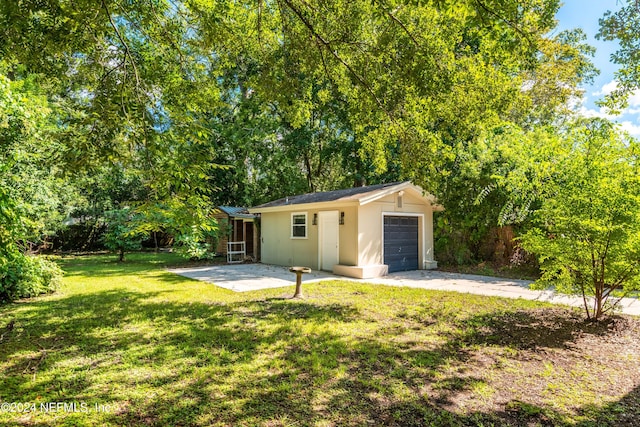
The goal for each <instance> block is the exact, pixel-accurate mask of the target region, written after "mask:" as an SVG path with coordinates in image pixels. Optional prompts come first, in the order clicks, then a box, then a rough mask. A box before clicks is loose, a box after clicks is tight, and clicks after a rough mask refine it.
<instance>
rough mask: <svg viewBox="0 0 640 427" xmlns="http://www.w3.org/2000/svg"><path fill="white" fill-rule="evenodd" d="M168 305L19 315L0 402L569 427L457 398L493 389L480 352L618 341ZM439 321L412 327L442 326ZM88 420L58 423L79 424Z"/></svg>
mask: <svg viewBox="0 0 640 427" xmlns="http://www.w3.org/2000/svg"><path fill="white" fill-rule="evenodd" d="M105 274H110V273H108V272H107V273H105ZM169 276H170V275H169ZM163 277H164V276H163ZM181 280H183V279H181ZM166 292H168V291H166ZM163 297H164V292H161V291H157V292H147V293H137V292H131V291H127V290H109V291H101V292H93V293H89V294H80V295H72V296H68V297H63V298H58V299H42V300H38V301H33V302H31V303H28V305H27V306H24V307H21V310H20V311H18V312H16V314H15V315H14V320H15V322H16V323H15V328H14V330H13V331H11V333H10V334H9V335H8V336H7V338H6V340H4V341H3V342H2V343H1V345H0V363H1V364H3V365H4V366H5V370H4V375H3V376H2V378H1V379H0V401H17V400H20V401H36V400H38V399H40V400H41V401H78V400H81V401H86V402H88V403H89V404H90V405H93V404H94V403H98V404H109V405H111V408H112V410H110V411H108V412H104V413H101V414H90V415H86V416H87V417H88V416H91V417H99V420H100V422H101V423H103V424H105V425H143V426H145V425H157V426H164V425H174V426H179V425H203V426H205V425H215V424H219V425H272V426H275V425H291V424H299V425H313V424H316V423H321V422H326V423H327V424H328V425H332V424H333V425H388V426H423V425H436V426H438V425H439V426H450V425H454V426H455V425H459V426H471V425H480V424H485V425H492V424H494V425H561V424H562V419H563V418H562V414H559V413H556V412H554V411H553V410H551V409H548V408H542V407H539V406H535V405H532V404H527V403H524V402H510V404H509V405H507V407H505V408H502V409H493V410H490V411H486V412H477V411H476V412H470V413H466V414H465V413H459V412H458V411H455V410H454V409H453V406H454V404H455V402H456V399H457V398H458V397H459V396H460V395H461V394H464V393H467V394H468V393H471V390H472V389H474V388H478V387H482V386H483V385H484V381H485V380H483V379H482V378H481V377H479V376H478V375H476V373H475V372H473V371H472V370H471V369H470V368H467V367H466V365H467V362H468V361H469V359H470V357H471V353H470V350H469V346H470V345H480V346H493V345H505V346H512V347H516V348H525V349H529V348H536V347H539V346H547V347H555V348H561V347H564V346H567V345H570V344H571V343H572V342H573V341H574V340H575V338H576V336H577V335H576V334H579V333H593V334H600V333H606V328H605V329H602V330H601V329H598V328H596V329H590V328H591V326H581V322H580V321H579V316H577V315H576V317H575V318H574V317H572V316H571V315H567V314H566V312H563V313H565V314H563V315H559V314H558V313H556V312H554V311H553V310H551V311H549V312H547V311H542V310H541V311H535V310H534V311H526V312H525V311H522V312H520V311H516V312H512V313H501V314H498V315H495V314H494V315H491V314H481V315H476V316H470V317H465V318H461V319H458V320H456V322H457V323H458V325H457V326H458V329H457V331H458V332H453V333H444V334H443V335H442V336H443V339H442V342H439V343H436V344H434V345H426V344H425V343H421V342H420V339H419V338H418V339H414V340H406V341H402V340H400V338H401V337H402V335H403V334H404V333H405V332H406V330H407V328H406V327H405V326H404V324H395V325H382V324H381V325H378V324H377V323H374V324H373V325H374V329H373V332H372V333H367V334H364V336H365V337H364V338H363V334H359V333H358V331H359V328H360V327H362V328H364V327H371V326H372V320H371V319H369V318H367V317H366V315H365V314H363V313H361V312H359V311H358V310H357V309H356V308H354V305H352V304H349V303H347V302H345V303H344V304H338V303H323V302H322V301H318V300H314V301H307V300H302V301H301V300H279V299H269V300H257V301H240V302H229V303H211V304H206V303H178V302H173V301H169V300H163V299H162V298H163ZM9 311H10V310H9ZM434 313H435V312H429V313H426V312H425V313H423V314H417V315H415V316H414V318H413V319H410V320H412V321H413V322H415V323H416V325H418V327H421V328H431V327H436V326H438V324H439V320H438V319H437V315H436V314H434ZM405 320H406V319H405V318H400V319H399V320H398V319H396V320H395V321H397V322H404V321H405ZM444 321H448V320H447V319H445V320H444ZM1 326H3V325H0V327H1ZM639 407H640V403H639V402H638V388H636V389H635V390H634V391H633V392H632V393H630V394H629V395H628V396H627V397H625V398H624V399H622V400H621V401H619V402H616V403H615V404H612V405H609V406H605V407H604V408H585V411H587V412H588V414H589V419H590V420H593V424H589V423H585V424H584V426H585V427H586V426H587V425H596V423H597V425H612V426H613V425H625V424H624V422H625V420H626V418H625V417H627V414H632V415H634V416H637V415H639V414H638V410H639V409H638V408H639ZM83 416H85V415H83V414H65V416H64V417H62V418H63V420H62V421H60V419H59V420H58V421H59V422H60V423H61V424H60V425H81V424H85V422H84V421H83V420H85V421H86V419H83V418H82V417H83ZM0 419H1V418H0ZM634 420H637V418H634ZM93 421H95V419H93ZM12 422H14V423H15V424H16V425H21V424H25V425H27V424H28V425H38V422H40V420H39V419H37V418H36V419H27V420H23V421H20V419H13V420H12ZM98 424H99V423H98ZM41 425H48V424H47V423H43V424H41ZM627 425H631V424H627Z"/></svg>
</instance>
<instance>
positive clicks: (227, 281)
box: [169, 264, 337, 292]
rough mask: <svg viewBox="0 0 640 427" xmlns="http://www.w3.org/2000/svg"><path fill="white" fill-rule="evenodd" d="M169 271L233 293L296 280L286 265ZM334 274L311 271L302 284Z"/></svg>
mask: <svg viewBox="0 0 640 427" xmlns="http://www.w3.org/2000/svg"><path fill="white" fill-rule="evenodd" d="M169 272H171V273H175V274H179V275H181V276H185V277H189V278H190V279H196V280H202V281H204V282H209V283H213V284H214V285H216V286H220V287H221V288H225V289H229V290H232V291H235V292H248V291H257V290H261V289H271V288H283V287H286V286H293V285H295V283H296V275H295V274H294V273H291V272H289V267H281V266H277V265H267V264H230V265H212V266H208V267H194V268H176V269H171V270H169ZM336 277H337V276H334V275H332V274H331V273H325V272H323V271H312V272H311V273H309V274H304V275H303V276H302V283H310V282H317V281H320V280H326V279H335V278H336Z"/></svg>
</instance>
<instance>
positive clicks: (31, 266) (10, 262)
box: [0, 252, 63, 303]
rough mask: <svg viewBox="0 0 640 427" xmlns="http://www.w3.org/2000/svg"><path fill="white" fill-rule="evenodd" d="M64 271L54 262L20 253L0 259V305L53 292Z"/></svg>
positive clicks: (6, 255) (10, 254)
mask: <svg viewBox="0 0 640 427" xmlns="http://www.w3.org/2000/svg"><path fill="white" fill-rule="evenodd" d="M62 274H63V273H62V270H61V269H60V267H58V265H57V264H55V263H54V262H52V261H49V260H47V259H44V258H42V257H38V256H30V255H25V254H22V253H20V252H13V253H9V254H3V256H1V257H0V303H6V302H10V301H13V300H16V299H18V298H28V297H34V296H37V295H40V294H44V293H48V292H53V291H54V290H55V289H56V288H57V287H58V285H59V284H60V280H61V279H62Z"/></svg>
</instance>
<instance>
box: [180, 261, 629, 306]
mask: <svg viewBox="0 0 640 427" xmlns="http://www.w3.org/2000/svg"><path fill="white" fill-rule="evenodd" d="M169 271H170V272H172V273H175V274H179V275H181V276H185V277H189V278H191V279H196V280H203V281H206V282H209V283H213V284H215V285H216V286H220V287H222V288H225V289H230V290H232V291H235V292H247V291H255V290H261V289H270V288H280V287H286V286H294V285H295V274H293V273H290V272H289V268H288V267H281V266H275V265H267V264H236V265H214V266H209V267H196V268H180V269H172V270H169ZM323 280H350V281H355V282H361V283H373V284H380V285H388V286H406V287H410V288H421V289H432V290H440V291H453V292H461V293H470V294H478V295H487V296H499V297H505V298H522V299H527V300H536V301H546V302H550V303H555V304H564V305H570V306H574V307H582V306H583V304H584V303H583V301H582V298H580V297H575V296H569V295H562V294H557V293H555V292H553V291H536V290H532V289H529V285H530V284H531V282H530V281H527V280H514V279H502V278H496V277H488V276H477V275H471V274H459V273H447V272H442V271H434V270H416V271H407V272H401V273H391V274H389V275H388V276H384V277H378V278H375V279H352V278H348V277H341V276H336V275H333V274H331V273H326V272H324V271H312V272H311V273H309V274H305V275H304V276H303V280H302V282H303V283H312V282H319V281H323ZM620 307H621V309H622V312H623V313H625V314H632V315H635V316H640V301H639V300H638V299H637V298H624V299H623V300H622V301H621V303H620Z"/></svg>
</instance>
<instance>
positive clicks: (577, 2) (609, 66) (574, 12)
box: [556, 0, 640, 138]
mask: <svg viewBox="0 0 640 427" xmlns="http://www.w3.org/2000/svg"><path fill="white" fill-rule="evenodd" d="M625 1H626V0H625ZM622 4H623V1H622V0H564V2H563V4H562V6H561V7H560V10H559V11H558V14H557V15H556V19H557V20H558V29H557V31H562V30H566V29H572V28H582V29H583V30H584V32H585V33H586V34H587V36H588V43H589V44H590V45H591V46H593V47H595V48H596V54H595V57H594V58H592V60H593V63H594V64H595V66H596V68H598V69H599V70H600V74H599V75H598V76H596V78H595V79H594V81H593V84H591V85H589V86H587V87H585V95H584V99H583V100H582V103H581V104H580V105H579V106H578V108H579V110H580V113H581V114H582V115H584V116H587V117H607V118H609V119H612V120H614V121H616V122H618V123H620V127H621V128H622V129H623V130H625V131H627V132H629V133H630V134H631V135H633V136H635V137H636V138H640V91H636V93H635V94H634V95H633V96H632V97H631V98H630V99H629V107H628V108H627V109H626V110H624V111H622V114H621V115H619V116H610V115H607V112H606V111H605V110H604V109H602V108H600V107H598V106H597V105H596V104H595V101H597V100H598V99H600V98H602V97H603V96H604V95H606V94H607V93H609V92H611V90H613V89H614V88H615V84H616V83H615V78H614V75H613V74H614V72H615V71H616V69H617V68H618V66H617V65H616V64H613V63H612V62H611V60H610V56H611V54H612V53H613V52H615V51H616V50H617V47H618V44H617V43H616V42H614V41H610V42H606V41H602V40H596V38H595V35H596V34H597V33H598V30H599V24H598V20H599V19H600V18H601V17H602V16H603V15H604V13H605V12H606V11H607V10H611V11H616V10H618V9H620V8H621V7H622Z"/></svg>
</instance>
